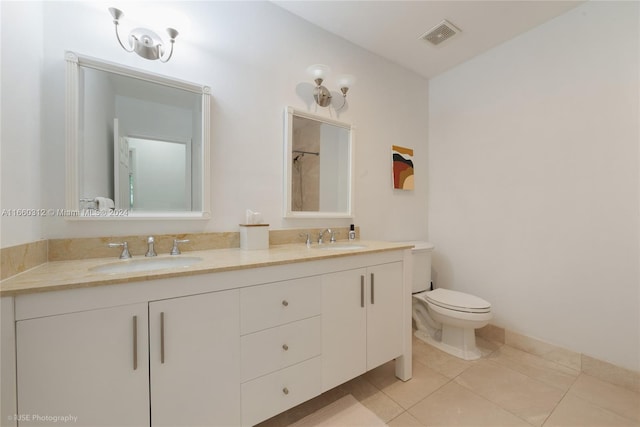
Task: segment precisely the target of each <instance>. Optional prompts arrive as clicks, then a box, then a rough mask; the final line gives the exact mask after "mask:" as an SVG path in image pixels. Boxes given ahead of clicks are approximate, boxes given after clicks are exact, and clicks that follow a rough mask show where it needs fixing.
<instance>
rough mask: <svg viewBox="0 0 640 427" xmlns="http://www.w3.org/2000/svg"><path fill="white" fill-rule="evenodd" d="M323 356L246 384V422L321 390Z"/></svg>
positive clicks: (253, 422)
mask: <svg viewBox="0 0 640 427" xmlns="http://www.w3.org/2000/svg"><path fill="white" fill-rule="evenodd" d="M321 369H322V363H321V361H320V357H319V356H318V357H314V358H313V359H310V360H307V361H305V362H302V363H299V364H297V365H293V366H291V367H289V368H286V369H282V370H280V371H276V372H273V373H271V374H269V375H265V376H264V377H260V378H257V379H255V380H252V381H249V382H246V383H244V384H242V425H245V426H249V425H254V424H257V423H259V422H260V421H264V420H266V419H267V418H270V417H272V416H274V415H276V414H279V413H280V412H283V411H286V410H287V409H289V408H292V407H294V406H296V405H299V404H300V403H302V402H304V401H306V400H309V399H311V398H312V397H314V396H317V395H319V394H320V391H321Z"/></svg>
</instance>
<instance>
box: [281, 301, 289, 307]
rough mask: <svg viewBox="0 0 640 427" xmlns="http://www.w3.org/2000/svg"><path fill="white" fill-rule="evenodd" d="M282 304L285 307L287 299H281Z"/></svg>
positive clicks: (287, 302)
mask: <svg viewBox="0 0 640 427" xmlns="http://www.w3.org/2000/svg"><path fill="white" fill-rule="evenodd" d="M282 305H284V306H285V307H286V306H288V305H289V301H287V300H286V299H283V300H282Z"/></svg>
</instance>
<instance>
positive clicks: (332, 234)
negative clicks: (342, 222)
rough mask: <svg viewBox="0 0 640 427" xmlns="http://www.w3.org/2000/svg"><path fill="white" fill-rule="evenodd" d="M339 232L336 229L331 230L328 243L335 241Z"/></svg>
mask: <svg viewBox="0 0 640 427" xmlns="http://www.w3.org/2000/svg"><path fill="white" fill-rule="evenodd" d="M337 234H340V232H338V231H333V230H332V231H331V239H330V240H329V242H330V243H335V242H336V235H337Z"/></svg>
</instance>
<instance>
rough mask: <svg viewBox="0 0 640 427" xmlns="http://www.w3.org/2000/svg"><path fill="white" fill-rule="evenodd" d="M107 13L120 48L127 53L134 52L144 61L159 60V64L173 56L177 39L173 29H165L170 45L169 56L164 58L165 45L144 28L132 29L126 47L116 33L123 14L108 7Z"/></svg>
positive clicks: (154, 34)
mask: <svg viewBox="0 0 640 427" xmlns="http://www.w3.org/2000/svg"><path fill="white" fill-rule="evenodd" d="M109 12H110V13H111V16H112V17H113V24H114V25H115V27H116V38H117V39H118V43H120V46H122V48H123V49H124V50H126V51H127V52H135V53H137V54H138V55H140V56H141V57H143V58H145V59H150V60H152V61H154V60H156V59H159V60H160V62H167V61H169V59H171V55H173V44H174V43H175V41H176V37H178V31H177V30H175V29H174V28H167V34H169V43H171V49H170V50H169V54H168V55H167V56H166V57H165V56H164V54H165V45H164V44H163V41H162V39H161V38H160V36H158V35H157V34H156V33H154V32H153V31H151V30H148V29H146V28H134V29H133V30H131V32H130V33H129V37H128V43H127V45H128V46H129V47H126V46H125V44H124V43H122V40H120V34H119V33H118V26H119V25H120V18H122V17H123V16H124V13H123V12H122V11H121V10H120V9H116V8H115V7H110V8H109Z"/></svg>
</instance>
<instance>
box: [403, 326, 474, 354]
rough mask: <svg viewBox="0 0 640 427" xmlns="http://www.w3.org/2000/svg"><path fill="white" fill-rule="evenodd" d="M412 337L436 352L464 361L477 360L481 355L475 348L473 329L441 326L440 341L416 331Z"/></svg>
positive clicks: (423, 332)
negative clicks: (442, 352) (439, 351)
mask: <svg viewBox="0 0 640 427" xmlns="http://www.w3.org/2000/svg"><path fill="white" fill-rule="evenodd" d="M414 335H415V336H416V338H418V339H419V340H421V341H423V342H425V343H427V344H429V345H432V346H434V347H435V348H437V349H438V350H442V351H444V352H445V353H449V354H450V355H452V356H455V357H458V358H460V359H464V360H477V359H480V357H482V353H481V352H480V350H479V349H478V347H476V336H475V329H462V328H457V327H450V326H448V325H443V328H442V340H441V341H438V340H436V339H435V338H433V337H432V336H431V335H430V334H429V333H427V332H425V331H422V330H417V331H415V333H414Z"/></svg>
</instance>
